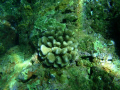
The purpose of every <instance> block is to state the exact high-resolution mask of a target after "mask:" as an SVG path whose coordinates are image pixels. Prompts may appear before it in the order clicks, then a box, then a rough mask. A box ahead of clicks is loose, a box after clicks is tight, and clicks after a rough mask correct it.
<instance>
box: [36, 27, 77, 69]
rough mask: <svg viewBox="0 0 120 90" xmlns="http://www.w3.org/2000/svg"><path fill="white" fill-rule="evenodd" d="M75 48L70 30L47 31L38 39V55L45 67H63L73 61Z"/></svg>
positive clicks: (75, 43)
mask: <svg viewBox="0 0 120 90" xmlns="http://www.w3.org/2000/svg"><path fill="white" fill-rule="evenodd" d="M77 46H78V43H77V41H76V40H75V38H74V36H73V34H72V30H68V29H64V30H59V29H54V30H47V31H44V32H43V33H41V37H40V38H39V41H38V53H39V57H40V59H41V60H42V61H43V63H44V64H45V65H46V66H50V67H54V68H58V67H64V66H67V65H69V64H70V63H71V62H73V60H75V57H76V55H77Z"/></svg>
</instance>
